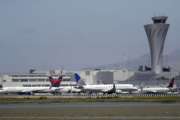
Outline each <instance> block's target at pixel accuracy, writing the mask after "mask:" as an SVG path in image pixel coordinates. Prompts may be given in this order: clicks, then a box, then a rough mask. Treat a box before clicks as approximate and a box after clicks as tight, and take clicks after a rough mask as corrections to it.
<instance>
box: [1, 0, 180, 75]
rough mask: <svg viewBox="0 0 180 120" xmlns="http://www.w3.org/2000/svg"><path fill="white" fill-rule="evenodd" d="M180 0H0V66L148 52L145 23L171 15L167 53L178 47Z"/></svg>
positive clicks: (17, 68)
mask: <svg viewBox="0 0 180 120" xmlns="http://www.w3.org/2000/svg"><path fill="white" fill-rule="evenodd" d="M179 5H180V1H179V0H0V72H1V73H2V72H22V71H28V70H29V69H31V68H35V69H39V70H49V69H59V68H63V69H69V70H77V69H81V68H86V67H92V66H98V65H104V64H113V63H119V62H123V61H126V60H129V59H134V58H137V57H139V56H142V55H144V54H147V53H149V46H148V40H147V37H146V34H145V31H144V28H143V26H144V24H148V23H152V20H151V17H152V16H158V15H166V16H168V17H169V18H168V20H167V22H168V23H170V29H169V31H168V33H167V37H166V42H165V47H164V53H165V54H170V53H171V52H173V51H175V50H177V49H179V46H180V40H179V39H180V22H179V21H180V14H179V13H178V12H179V11H180V8H179Z"/></svg>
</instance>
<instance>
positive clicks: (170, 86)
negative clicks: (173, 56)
mask: <svg viewBox="0 0 180 120" xmlns="http://www.w3.org/2000/svg"><path fill="white" fill-rule="evenodd" d="M174 83H175V79H174V78H172V79H171V80H170V82H169V85H168V86H167V87H168V88H173V86H174Z"/></svg>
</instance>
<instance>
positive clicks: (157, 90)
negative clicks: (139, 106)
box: [141, 78, 176, 93]
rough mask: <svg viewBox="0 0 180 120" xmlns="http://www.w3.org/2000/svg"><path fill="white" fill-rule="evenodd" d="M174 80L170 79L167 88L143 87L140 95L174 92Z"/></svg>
mask: <svg viewBox="0 0 180 120" xmlns="http://www.w3.org/2000/svg"><path fill="white" fill-rule="evenodd" d="M174 83H175V79H174V78H172V79H171V80H170V82H169V85H168V86H167V87H144V88H142V90H141V91H142V93H168V92H174V91H176V87H174Z"/></svg>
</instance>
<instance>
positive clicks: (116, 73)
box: [80, 69, 134, 85]
mask: <svg viewBox="0 0 180 120" xmlns="http://www.w3.org/2000/svg"><path fill="white" fill-rule="evenodd" d="M80 75H81V78H82V79H83V80H84V82H85V83H86V84H90V85H92V84H113V83H118V82H120V81H125V80H127V79H129V78H130V77H132V76H133V75H134V72H132V71H128V70H124V69H122V70H83V71H81V73H80Z"/></svg>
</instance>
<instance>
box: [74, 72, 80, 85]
mask: <svg viewBox="0 0 180 120" xmlns="http://www.w3.org/2000/svg"><path fill="white" fill-rule="evenodd" d="M74 78H75V80H76V83H78V82H79V80H80V79H81V77H80V76H79V75H78V74H77V73H74Z"/></svg>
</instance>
